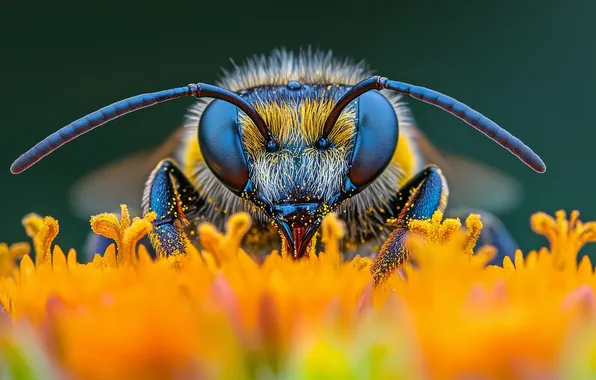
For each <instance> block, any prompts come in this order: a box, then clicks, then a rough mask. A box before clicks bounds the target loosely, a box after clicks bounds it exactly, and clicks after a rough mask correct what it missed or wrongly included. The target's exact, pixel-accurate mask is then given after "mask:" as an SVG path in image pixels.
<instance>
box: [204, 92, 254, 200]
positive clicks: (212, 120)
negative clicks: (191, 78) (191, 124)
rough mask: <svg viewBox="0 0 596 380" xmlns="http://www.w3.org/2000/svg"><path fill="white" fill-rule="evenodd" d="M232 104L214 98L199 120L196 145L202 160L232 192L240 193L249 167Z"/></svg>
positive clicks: (236, 115) (236, 114) (246, 178)
mask: <svg viewBox="0 0 596 380" xmlns="http://www.w3.org/2000/svg"><path fill="white" fill-rule="evenodd" d="M238 112H240V110H239V109H238V108H237V107H236V106H235V105H233V104H231V103H228V102H226V101H224V100H214V101H213V102H211V104H209V105H208V106H207V108H206V109H205V110H204V111H203V114H202V116H201V119H200V121H199V146H200V149H201V154H202V155H203V158H204V159H205V163H206V164H207V166H208V167H209V169H211V171H212V172H213V174H214V175H215V176H216V177H217V178H218V179H219V180H220V181H221V182H222V183H223V184H224V185H225V186H226V187H227V188H228V189H230V190H231V191H232V192H234V193H235V194H237V195H240V194H241V193H242V192H243V191H244V189H245V187H246V184H247V183H248V167H247V165H246V158H245V156H244V150H243V148H242V143H241V140H240V133H239V129H238Z"/></svg>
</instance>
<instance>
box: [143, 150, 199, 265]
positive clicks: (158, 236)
mask: <svg viewBox="0 0 596 380" xmlns="http://www.w3.org/2000/svg"><path fill="white" fill-rule="evenodd" d="M204 203H205V202H204V199H203V198H202V197H200V195H199V193H198V191H197V189H196V187H195V186H193V184H192V183H191V182H190V181H189V180H188V178H186V176H185V175H184V173H182V171H181V170H180V169H178V167H177V166H176V164H175V163H174V162H173V161H172V160H170V159H165V160H162V161H161V162H160V163H159V164H158V165H157V167H156V168H155V170H153V172H152V173H151V176H150V177H149V180H148V181H147V185H146V187H145V194H144V196H143V212H144V213H145V214H146V213H149V212H155V213H156V214H157V218H156V219H155V222H154V225H155V228H154V229H153V231H152V232H151V233H150V234H149V240H150V241H151V244H152V246H153V248H154V249H155V251H156V253H157V256H158V257H166V256H171V255H178V254H184V253H185V252H186V248H187V245H188V244H190V241H189V239H188V234H196V225H195V223H194V222H193V220H196V218H197V216H198V214H199V213H198V211H199V210H200V208H201V207H202V206H203V205H204ZM187 231H188V234H187Z"/></svg>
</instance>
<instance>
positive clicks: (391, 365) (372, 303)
mask: <svg viewBox="0 0 596 380" xmlns="http://www.w3.org/2000/svg"><path fill="white" fill-rule="evenodd" d="M154 219H155V215H154V214H148V215H145V216H144V217H143V218H135V219H131V218H130V214H129V213H128V210H127V208H126V206H122V208H121V215H120V216H119V217H118V216H116V215H114V214H101V215H98V216H94V217H92V218H91V228H92V230H93V231H95V232H96V233H98V234H101V235H103V236H106V237H108V238H110V239H112V240H114V241H115V244H113V245H111V246H110V247H108V248H107V250H106V252H105V253H104V254H103V255H96V256H95V257H94V259H93V261H92V262H90V263H79V262H77V260H76V252H75V251H74V250H72V249H71V250H69V251H68V254H65V253H64V251H63V250H62V249H61V248H60V247H58V246H56V245H54V243H53V241H54V238H55V237H56V235H57V234H58V231H59V226H58V222H57V221H56V220H55V219H53V218H50V217H45V218H42V217H40V216H37V215H34V214H32V215H29V216H28V217H26V218H25V219H24V220H23V224H24V226H25V228H26V231H27V233H28V236H29V237H30V238H31V239H32V241H33V247H34V253H35V260H33V259H32V258H31V256H30V255H29V245H28V244H27V243H18V244H13V245H11V246H10V247H9V246H8V245H6V244H4V245H0V271H1V272H0V368H2V369H1V370H0V376H2V375H4V374H12V375H13V377H17V374H18V376H29V377H31V378H39V376H40V374H43V375H41V376H45V378H63V377H69V378H75V379H78V378H81V379H90V380H93V379H105V378H110V379H154V378H155V379H164V378H209V379H210V378H218V379H220V378H225V379H252V378H283V379H302V378H347V379H351V378H353V379H367V378H368V379H380V378H398V379H400V378H401V379H422V378H429V377H430V378H438V379H443V378H445V379H447V378H449V379H451V378H491V379H501V378H503V379H516V378H519V379H522V378H559V377H564V378H578V377H580V378H585V376H588V377H589V376H591V375H592V374H594V373H596V368H595V366H594V365H593V364H592V360H591V358H592V356H593V354H594V352H596V300H595V298H594V291H595V289H596V279H595V277H594V268H593V266H592V263H591V262H590V259H589V258H588V257H587V256H584V257H582V258H581V260H580V262H579V264H577V257H578V254H579V251H580V249H581V248H582V247H583V245H584V244H586V243H588V242H591V241H593V240H594V237H595V236H596V234H595V231H596V223H585V224H584V223H582V222H580V221H579V214H578V213H577V212H576V211H574V212H572V213H571V215H570V218H569V219H566V215H565V213H564V212H557V213H556V214H555V218H552V217H550V216H548V215H546V214H543V213H538V214H535V215H534V216H533V217H532V219H531V225H532V228H533V230H534V231H536V232H537V233H540V234H543V235H544V236H545V237H546V238H547V239H548V241H549V247H548V248H541V249H539V250H537V251H532V252H530V253H528V254H527V255H526V256H525V257H524V255H523V254H522V253H521V252H520V251H518V252H516V254H515V257H514V259H513V260H512V259H510V258H505V259H504V261H503V265H502V266H491V265H488V263H489V262H490V260H491V258H492V257H493V256H494V249H493V248H492V247H475V245H476V241H477V239H478V236H479V234H480V231H481V228H482V223H481V220H480V217H479V216H478V215H470V217H469V218H468V219H467V220H466V221H465V223H464V225H463V226H462V223H461V222H460V221H459V220H455V219H443V215H442V214H441V213H440V212H437V213H435V215H433V217H432V218H431V219H429V220H424V221H412V222H411V223H410V226H409V231H410V232H409V234H408V239H407V245H408V251H409V252H410V255H411V260H410V261H408V262H406V263H405V264H404V265H402V266H401V267H400V268H399V271H397V272H394V273H391V274H390V275H388V276H386V278H385V279H384V281H383V282H382V283H379V284H375V283H373V275H372V274H371V267H372V263H373V261H372V260H371V259H370V258H368V257H360V256H358V257H356V258H354V259H352V260H350V261H346V260H344V259H343V257H342V254H341V249H340V244H339V242H340V240H341V239H342V238H343V236H344V235H345V227H344V226H343V224H342V223H341V221H340V220H339V219H338V218H337V217H336V216H335V215H334V214H330V215H329V216H327V217H326V218H325V219H324V221H323V224H322V228H321V236H320V241H321V242H322V244H323V252H320V253H319V254H318V255H310V256H308V257H306V258H304V259H302V260H295V259H293V258H292V257H291V256H290V255H285V254H283V252H281V253H280V252H277V251H274V252H272V253H271V254H270V255H269V256H268V257H267V258H266V259H265V260H262V261H259V260H257V259H255V258H253V257H252V256H251V255H250V254H249V252H246V251H245V250H244V249H243V248H242V244H241V243H242V242H243V239H244V236H245V234H246V233H247V231H249V229H250V225H251V219H250V216H249V215H248V214H245V213H240V214H236V215H232V216H230V218H229V219H228V223H227V226H226V231H225V232H221V231H218V230H217V229H216V228H215V227H214V226H213V225H211V224H208V223H205V224H202V225H201V226H199V229H198V233H199V234H200V237H201V243H202V248H201V249H200V250H199V249H197V248H194V247H192V246H190V247H189V248H188V251H187V252H186V255H176V256H172V257H167V258H166V257H158V258H157V259H155V260H154V259H152V258H151V256H150V255H149V253H148V251H147V249H146V248H145V247H144V246H142V245H138V248H136V247H137V243H138V242H139V241H140V239H141V238H142V237H143V236H144V235H146V234H147V233H149V232H150V231H151V228H152V224H151V222H152V221H153V220H154ZM475 248H476V252H474V249H475ZM19 258H21V259H20V261H19ZM2 371H5V372H2ZM582 376H584V377H582Z"/></svg>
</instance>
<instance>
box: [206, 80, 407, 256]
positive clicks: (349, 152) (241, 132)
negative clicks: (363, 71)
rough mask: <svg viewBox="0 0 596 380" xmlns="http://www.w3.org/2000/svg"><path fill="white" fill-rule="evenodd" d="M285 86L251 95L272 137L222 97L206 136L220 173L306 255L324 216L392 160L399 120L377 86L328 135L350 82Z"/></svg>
mask: <svg viewBox="0 0 596 380" xmlns="http://www.w3.org/2000/svg"><path fill="white" fill-rule="evenodd" d="M289 87H290V84H289V85H288V88H289ZM284 89H285V88H284ZM284 89H280V88H279V87H277V88H276V87H273V88H261V89H259V90H258V91H252V92H249V93H246V94H244V95H243V96H244V97H245V98H247V99H248V100H249V102H250V103H251V105H252V106H253V107H254V109H255V110H256V111H257V113H258V114H259V115H260V116H261V117H262V118H263V120H264V121H265V124H266V125H267V128H268V132H269V136H270V138H271V140H269V141H268V140H267V138H266V137H265V136H263V134H262V133H260V131H259V129H258V128H257V125H256V124H255V123H254V121H253V120H252V118H250V117H248V116H247V115H246V114H244V113H242V112H238V109H237V108H236V107H234V106H233V105H231V104H229V103H226V102H222V101H217V100H216V101H214V102H212V103H211V104H210V105H209V106H207V107H206V109H205V110H204V112H203V114H202V116H201V120H200V124H199V128H198V131H199V136H198V137H199V145H200V147H201V152H202V154H203V157H204V159H205V162H206V163H207V165H208V166H209V167H210V169H211V170H212V171H213V173H214V174H215V175H216V176H217V177H218V179H219V180H220V181H221V182H222V183H223V184H225V185H226V186H227V187H228V188H229V189H230V190H231V191H233V192H234V193H235V194H237V195H239V196H243V197H245V198H247V199H249V200H251V201H252V202H253V203H255V204H256V205H257V206H259V207H260V208H261V209H262V210H263V211H264V212H265V213H266V214H267V215H268V216H269V217H270V218H271V219H272V220H273V221H274V222H275V223H276V224H277V226H278V228H279V231H280V233H281V234H282V236H283V237H284V238H285V241H286V244H287V245H288V247H287V248H289V249H290V250H291V251H292V252H293V253H294V256H296V257H300V256H302V255H303V254H304V253H305V252H306V250H307V248H308V245H309V243H310V241H311V239H312V237H313V236H314V234H315V233H316V231H317V230H318V228H319V226H320V224H321V221H322V218H323V217H324V216H325V215H326V214H328V213H329V212H330V211H332V210H333V209H335V208H336V207H337V206H338V205H339V204H341V202H343V201H344V200H345V199H347V198H349V197H351V196H353V195H355V194H357V193H358V192H360V191H362V190H363V189H364V188H366V187H367V186H368V185H369V184H370V183H372V182H373V181H374V180H375V179H376V178H377V177H378V176H379V175H380V174H381V173H382V172H383V170H384V169H385V168H386V167H387V165H388V164H389V162H390V161H391V158H392V156H393V153H394V151H395V148H396V146H397V138H398V122H397V116H396V113H395V110H394V108H393V106H392V105H391V103H390V102H389V101H388V100H387V99H386V98H385V97H384V96H383V95H381V94H380V93H378V92H369V93H366V94H364V95H362V96H360V97H359V98H358V99H355V100H353V101H351V102H350V104H348V105H347V106H346V107H345V108H344V109H343V112H341V114H340V115H338V117H337V120H335V122H334V126H333V129H332V130H331V131H330V132H329V134H328V135H326V137H325V138H323V135H324V128H325V125H326V122H327V120H328V117H329V115H330V113H331V111H332V110H333V109H334V107H335V105H336V104H337V100H338V99H339V98H340V97H341V95H343V94H344V93H345V92H346V91H347V90H348V88H346V87H344V86H338V85H336V86H316V85H313V86H309V85H301V86H300V87H299V88H296V89H295V90H294V91H290V90H287V91H283V90H284Z"/></svg>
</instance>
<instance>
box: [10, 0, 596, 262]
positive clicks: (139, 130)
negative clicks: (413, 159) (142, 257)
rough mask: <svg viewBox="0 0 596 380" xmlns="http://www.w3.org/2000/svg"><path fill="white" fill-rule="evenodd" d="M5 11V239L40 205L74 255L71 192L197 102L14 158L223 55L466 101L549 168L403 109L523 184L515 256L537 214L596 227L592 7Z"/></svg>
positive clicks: (76, 239) (537, 241) (441, 140)
mask: <svg viewBox="0 0 596 380" xmlns="http://www.w3.org/2000/svg"><path fill="white" fill-rule="evenodd" d="M17 3H18V4H17ZM0 14H1V15H0V32H1V33H0V36H1V37H0V38H1V39H2V50H1V53H0V54H1V59H0V67H2V70H1V73H2V74H1V78H2V81H1V84H2V92H1V94H0V96H1V99H0V100H1V101H0V104H1V107H2V108H1V110H2V112H0V123H1V129H0V130H1V135H0V136H1V138H0V141H1V143H2V148H1V149H0V184H1V187H0V192H1V197H0V207H1V208H0V209H1V210H2V222H1V223H2V229H0V241H6V242H9V243H10V242H15V241H20V240H23V239H25V238H26V237H25V234H24V231H23V228H22V227H21V224H20V220H21V218H22V217H23V216H24V215H25V214H26V213H29V212H32V211H34V212H37V213H39V214H42V215H52V216H54V217H56V218H57V219H58V220H59V221H60V223H61V233H60V236H59V239H58V243H59V244H61V245H62V246H63V247H65V248H67V247H75V248H78V249H80V248H81V246H82V244H83V241H84V239H85V237H86V233H87V231H88V222H87V221H85V220H79V219H77V218H75V217H74V216H73V214H72V211H71V210H70V209H69V206H68V202H67V196H68V193H67V191H68V189H69V187H70V186H71V185H72V184H73V182H74V181H75V180H76V179H77V178H79V177H81V176H82V175H84V174H86V173H87V172H88V171H89V170H92V169H95V168H98V167H99V166H101V165H102V164H104V163H106V162H108V161H110V160H111V159H114V158H118V157H121V156H123V155H125V154H126V153H127V152H131V151H135V150H139V149H142V148H145V147H147V146H153V145H155V144H157V143H159V142H160V141H161V140H162V139H164V138H165V137H166V136H167V135H168V134H169V133H170V132H171V131H172V128H173V127H175V126H177V125H178V124H179V122H180V121H181V120H182V116H183V114H184V112H185V109H186V107H187V106H188V105H189V104H190V102H191V101H190V100H188V101H187V100H179V101H176V102H172V103H168V104H165V105H161V106H158V107H154V108H151V109H148V110H145V111H142V112H138V113H135V114H132V115H129V116H126V117H124V118H122V119H119V120H117V121H115V122H112V123H111V124H109V125H108V126H106V127H104V128H101V129H98V130H96V131H93V132H92V133H91V134H88V135H85V136H84V137H82V138H80V139H78V140H77V141H76V142H73V143H70V144H68V145H67V146H65V147H63V148H62V149H60V150H58V151H57V152H55V153H53V154H52V155H51V156H50V157H48V158H46V159H45V160H43V161H42V162H40V163H39V164H38V165H37V166H35V167H34V168H33V169H31V170H29V171H27V172H25V173H24V174H21V175H19V176H14V175H11V174H10V172H9V170H8V169H9V166H10V164H11V163H12V161H13V160H14V159H15V158H16V157H18V156H19V155H20V154H21V153H22V152H24V151H25V150H26V149H28V148H30V147H31V146H32V145H33V144H35V143H37V142H38V141H39V140H40V139H42V138H43V137H45V136H47V135H48V134H50V133H51V132H53V131H55V130H56V129H58V128H60V127H62V126H63V125H65V124H67V123H69V122H71V121H73V120H75V119H76V118H78V117H80V116H83V115H84V114H86V113H88V112H91V111H94V110H95V109H97V108H99V107H101V106H104V105H107V104H109V103H111V102H113V101H115V100H118V99H121V98H125V97H128V96H130V95H134V94H138V93H142V92H148V91H154V90H159V89H164V88H170V87H174V86H178V85H184V84H187V83H189V82H195V81H196V82H198V81H201V82H207V83H212V82H214V81H215V80H216V79H217V77H218V75H219V74H220V68H221V67H228V68H229V67H230V65H229V59H230V58H233V59H234V60H235V61H242V60H243V59H244V58H245V57H247V56H250V55H253V54H261V53H268V52H270V51H271V50H272V49H273V48H276V47H287V48H291V49H297V48H299V47H305V46H308V45H312V46H314V47H319V48H321V49H325V50H327V49H332V50H333V51H334V52H336V53H337V54H339V55H342V56H351V57H353V58H354V59H356V60H360V59H365V60H367V61H368V62H369V64H370V65H371V66H372V68H374V69H375V70H376V71H377V72H378V73H380V74H382V75H384V76H387V77H391V78H394V79H398V80H402V81H405V82H410V83H415V84H419V85H422V86H427V87H432V88H435V89H438V90H440V91H443V92H445V93H447V94H449V95H451V96H454V97H456V98H458V99H461V100H463V101H464V102H466V103H468V104H470V105H472V106H473V107H474V108H476V109H478V110H480V111H481V112H483V113H484V114H486V115H488V116H489V117H490V118H492V119H493V120H496V121H498V122H499V124H501V125H502V126H505V127H506V128H508V129H509V130H510V131H511V132H512V133H514V134H515V135H517V136H518V137H519V138H521V139H522V140H523V141H525V142H527V143H528V144H529V145H531V147H532V148H533V149H534V150H535V151H536V152H537V153H539V154H540V155H541V156H542V157H543V159H544V160H545V162H546V164H547V167H548V170H547V172H546V174H543V175H539V174H536V173H534V172H533V171H531V170H530V169H529V168H527V167H525V166H524V165H523V164H522V163H521V162H520V161H518V160H517V159H516V158H515V157H513V156H511V155H510V154H509V153H507V152H506V151H504V150H502V149H501V148H500V147H498V146H497V145H496V144H494V143H493V142H491V141H489V140H488V139H486V138H485V137H484V136H483V135H481V134H479V133H478V132H475V131H474V130H472V129H471V128H469V127H467V126H466V125H465V124H463V123H462V122H460V121H458V120H457V119H455V118H453V117H451V116H450V115H448V114H446V113H444V112H440V111H439V110H437V109H435V108H434V107H430V106H428V105H424V104H421V103H413V104H412V107H413V110H414V113H415V116H416V118H417V121H418V124H419V125H420V127H421V128H422V129H423V130H424V132H425V133H426V134H427V135H428V136H429V138H430V139H431V140H432V141H433V142H434V143H435V144H436V145H438V146H439V147H441V148H444V149H445V150H448V151H452V152H460V153H462V154H465V155H467V156H471V157H475V158H477V159H478V160H480V161H482V162H485V163H487V164H490V165H494V166H497V167H500V168H501V169H502V170H503V171H505V172H507V173H509V174H510V175H512V176H514V177H515V178H517V179H518V180H519V181H520V182H521V184H522V185H523V188H524V191H525V194H526V198H525V200H524V202H523V203H522V204H521V205H520V207H518V208H517V209H516V210H514V211H512V212H510V213H508V214H507V215H504V216H503V220H504V221H505V223H506V224H507V225H508V226H509V228H510V229H511V230H512V232H513V234H514V236H515V237H516V238H517V239H518V241H519V242H520V243H521V246H522V248H523V249H524V250H527V249H531V248H536V247H538V246H540V245H542V244H543V243H544V240H543V239H542V238H540V237H538V236H535V235H534V234H533V233H531V231H530V228H529V217H530V215H531V214H532V213H533V212H535V211H538V210H542V211H545V212H549V213H553V212H554V211H555V210H557V209H566V210H571V209H574V208H577V209H579V210H580V211H581V212H582V219H583V220H594V219H596V203H595V202H593V201H592V198H593V194H594V182H595V179H594V172H593V162H594V149H595V148H594V138H595V137H596V130H595V128H594V126H593V124H594V123H593V118H594V116H593V112H592V111H593V109H594V105H593V104H592V101H593V95H592V94H593V93H594V90H593V89H592V87H593V86H594V84H596V75H595V68H596V49H595V48H594V42H593V40H594V36H596V33H595V32H596V27H595V26H594V23H593V19H594V14H596V2H594V1H589V0H581V1H563V0H558V1H538V0H531V1H511V0H504V1H451V2H446V1H439V0H437V1H435V0H431V1H425V2H415V1H408V2H405V1H364V0H363V1H360V2H356V1H341V2H340V1H337V2H324V1H293V2H283V1H268V2H257V1H237V0H230V1H218V2H204V1H192V2H190V1H188V2H186V1H184V2H183V1H178V2H176V1H170V2H164V1H160V2H151V1H147V2H142V3H141V2H139V3H134V2H126V1H102V2H96V3H95V2H85V3H83V2H78V3H73V4H70V3H60V2H48V3H45V2H44V3H41V2H39V3H35V2H11V3H10V4H6V2H5V3H4V4H3V5H2V10H1V11H0ZM589 250H590V248H588V249H587V251H589Z"/></svg>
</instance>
